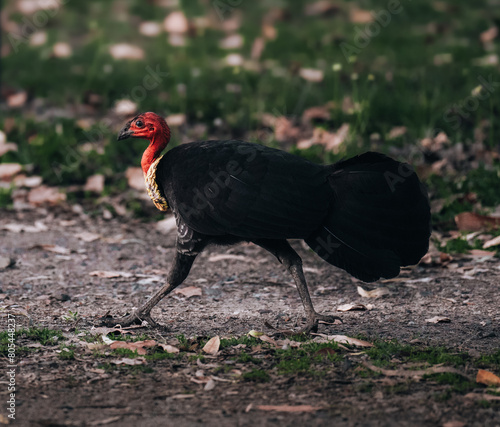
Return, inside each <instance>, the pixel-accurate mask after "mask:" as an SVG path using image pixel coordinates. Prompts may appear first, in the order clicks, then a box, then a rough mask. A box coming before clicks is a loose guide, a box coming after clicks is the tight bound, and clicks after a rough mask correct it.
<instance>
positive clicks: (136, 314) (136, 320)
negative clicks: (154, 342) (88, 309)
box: [101, 310, 158, 328]
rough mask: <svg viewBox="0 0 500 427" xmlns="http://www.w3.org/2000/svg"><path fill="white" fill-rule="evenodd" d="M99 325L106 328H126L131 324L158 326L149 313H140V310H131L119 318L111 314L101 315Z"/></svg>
mask: <svg viewBox="0 0 500 427" xmlns="http://www.w3.org/2000/svg"><path fill="white" fill-rule="evenodd" d="M101 325H102V326H107V327H108V328H112V327H114V326H117V325H119V326H121V327H122V328H126V327H128V326H132V325H141V326H149V327H155V326H158V323H156V322H155V321H154V320H153V319H152V318H151V315H150V314H149V313H141V312H140V311H137V310H136V311H133V312H132V313H130V314H129V315H128V316H125V317H121V318H114V317H113V316H103V317H101Z"/></svg>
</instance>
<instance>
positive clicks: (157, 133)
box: [120, 113, 170, 174]
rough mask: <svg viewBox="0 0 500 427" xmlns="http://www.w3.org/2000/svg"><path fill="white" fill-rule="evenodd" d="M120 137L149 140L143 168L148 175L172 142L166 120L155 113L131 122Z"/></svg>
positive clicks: (142, 161) (145, 114)
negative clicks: (154, 163) (152, 165)
mask: <svg viewBox="0 0 500 427" xmlns="http://www.w3.org/2000/svg"><path fill="white" fill-rule="evenodd" d="M120 135H123V138H120V139H124V138H125V137H131V138H141V139H147V140H148V141H149V146H148V148H146V151H144V154H143V155H142V160H141V167H142V170H143V172H144V173H145V174H147V173H148V170H149V167H150V166H151V163H153V162H154V161H155V160H156V159H157V158H158V157H159V156H160V154H161V152H162V151H163V150H164V149H165V147H166V146H167V144H168V143H169V141H170V129H169V127H168V125H167V122H166V121H165V119H164V118H163V117H161V116H159V115H158V114H155V113H142V114H139V115H138V116H136V117H134V118H133V119H132V120H130V121H129V122H128V123H127V124H126V125H125V127H124V128H123V129H122V131H121V132H120Z"/></svg>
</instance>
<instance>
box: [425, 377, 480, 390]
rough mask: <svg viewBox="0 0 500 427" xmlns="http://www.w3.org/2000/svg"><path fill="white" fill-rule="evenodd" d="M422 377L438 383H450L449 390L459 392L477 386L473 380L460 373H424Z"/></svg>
mask: <svg viewBox="0 0 500 427" xmlns="http://www.w3.org/2000/svg"><path fill="white" fill-rule="evenodd" d="M424 379H429V380H432V381H436V382H437V383H438V384H446V385H450V386H451V391H453V392H456V393H461V394H464V393H467V392H469V391H471V390H473V389H474V388H476V387H477V384H476V383H475V382H474V381H469V380H468V379H467V378H465V377H463V376H462V375H459V374H455V373H452V372H442V373H439V374H430V375H424Z"/></svg>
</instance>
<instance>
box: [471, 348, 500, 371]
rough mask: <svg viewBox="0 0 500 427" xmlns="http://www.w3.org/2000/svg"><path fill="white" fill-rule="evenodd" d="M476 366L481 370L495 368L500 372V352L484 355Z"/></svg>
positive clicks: (477, 361) (476, 362)
mask: <svg viewBox="0 0 500 427" xmlns="http://www.w3.org/2000/svg"><path fill="white" fill-rule="evenodd" d="M475 365H476V366H478V367H480V368H493V369H495V370H497V371H500V350H497V351H496V352H494V353H491V354H483V355H481V356H480V357H479V358H478V359H477V360H476V361H475Z"/></svg>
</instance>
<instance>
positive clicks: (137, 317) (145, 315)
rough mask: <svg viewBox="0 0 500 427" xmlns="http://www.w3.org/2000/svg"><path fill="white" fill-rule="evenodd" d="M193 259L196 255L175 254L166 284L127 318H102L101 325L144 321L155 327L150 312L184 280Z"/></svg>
mask: <svg viewBox="0 0 500 427" xmlns="http://www.w3.org/2000/svg"><path fill="white" fill-rule="evenodd" d="M195 259H196V255H186V254H182V253H180V252H176V254H175V258H174V261H173V264H172V268H171V269H170V272H169V274H168V278H167V283H166V284H165V285H164V286H162V287H161V289H160V290H159V291H158V292H156V293H155V294H154V295H153V296H152V297H151V298H150V299H149V300H148V301H147V302H146V303H145V304H144V305H142V306H141V307H139V308H138V309H137V310H135V311H133V312H132V313H130V314H129V315H128V316H125V317H123V318H121V319H114V318H112V317H111V318H104V319H102V320H103V323H104V324H105V325H106V326H108V327H112V326H115V325H118V324H119V325H120V326H122V327H126V326H130V325H133V324H142V322H143V321H146V322H147V323H148V324H149V325H150V326H156V325H157V323H156V322H155V321H154V320H153V319H152V318H151V310H152V309H153V307H155V306H156V304H158V303H159V302H160V301H161V300H162V299H163V298H164V297H165V296H166V295H168V294H169V293H170V292H172V291H173V290H174V289H175V288H176V287H177V286H179V285H180V284H181V283H182V282H183V281H184V280H185V279H186V277H187V276H188V274H189V271H190V270H191V266H192V265H193V262H194V260H195Z"/></svg>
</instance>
